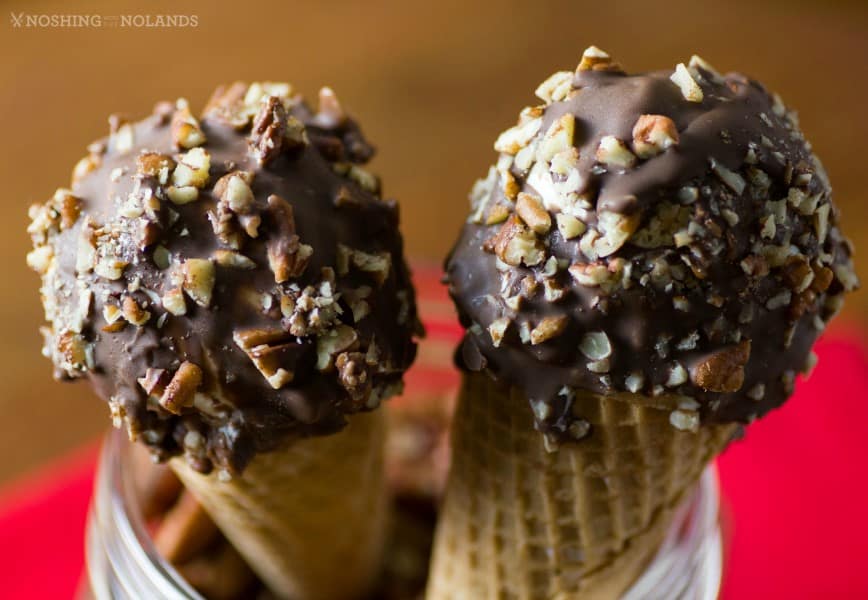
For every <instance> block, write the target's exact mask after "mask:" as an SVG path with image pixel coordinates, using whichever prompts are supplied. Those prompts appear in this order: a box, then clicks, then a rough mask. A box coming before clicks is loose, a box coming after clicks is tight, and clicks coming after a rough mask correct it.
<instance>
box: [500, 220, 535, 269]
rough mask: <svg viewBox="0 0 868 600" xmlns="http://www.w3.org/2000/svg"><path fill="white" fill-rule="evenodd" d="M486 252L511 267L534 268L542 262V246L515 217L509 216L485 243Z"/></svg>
mask: <svg viewBox="0 0 868 600" xmlns="http://www.w3.org/2000/svg"><path fill="white" fill-rule="evenodd" d="M486 250H487V251H488V252H494V254H495V255H496V256H497V257H498V258H499V259H500V260H502V261H503V262H505V263H506V264H508V265H511V266H514V267H516V266H518V265H522V264H523V265H525V266H528V267H533V266H536V265H538V264H540V263H542V262H543V259H544V258H545V254H544V251H543V245H542V243H541V242H540V241H539V239H537V237H536V235H534V233H533V232H532V231H531V230H530V229H528V228H527V227H526V226H525V225H524V222H523V221H522V220H521V219H520V218H519V217H518V216H517V215H511V216H510V217H509V218H508V219H507V220H506V221H505V222H504V223H503V225H501V227H500V229H499V230H498V232H497V234H496V235H495V236H494V237H493V238H491V239H490V240H488V241H487V242H486Z"/></svg>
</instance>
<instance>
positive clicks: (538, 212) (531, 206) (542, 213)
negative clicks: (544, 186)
mask: <svg viewBox="0 0 868 600" xmlns="http://www.w3.org/2000/svg"><path fill="white" fill-rule="evenodd" d="M515 212H517V213H518V216H520V217H521V218H522V220H523V221H524V222H525V223H527V224H528V226H529V227H530V228H531V229H533V230H534V232H535V233H538V234H545V233H548V231H549V229H551V227H552V218H551V216H550V215H549V213H548V211H547V210H546V209H545V208H543V203H542V199H541V198H540V197H539V196H537V195H535V194H527V193H525V192H521V193H519V194H518V200H516V203H515Z"/></svg>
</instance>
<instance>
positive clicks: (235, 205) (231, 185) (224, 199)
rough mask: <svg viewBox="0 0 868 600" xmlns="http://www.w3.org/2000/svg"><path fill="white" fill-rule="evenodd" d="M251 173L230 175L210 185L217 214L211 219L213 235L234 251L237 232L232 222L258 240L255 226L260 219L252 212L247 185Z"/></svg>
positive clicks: (253, 199) (238, 241)
mask: <svg viewBox="0 0 868 600" xmlns="http://www.w3.org/2000/svg"><path fill="white" fill-rule="evenodd" d="M252 183H253V173H251V172H249V171H232V172H231V173H227V174H226V175H224V176H223V177H221V178H220V179H218V180H217V183H216V184H215V185H214V195H215V196H217V197H218V198H219V200H218V202H217V212H216V214H215V215H214V216H213V217H212V218H211V224H212V226H213V228H214V234H215V235H216V236H217V237H218V239H220V241H221V242H223V243H224V244H226V245H227V246H229V247H231V248H235V249H236V250H237V249H238V248H240V247H241V239H240V237H239V235H240V234H239V232H238V231H236V229H235V227H234V226H233V224H232V221H233V219H234V218H237V220H238V223H240V224H241V227H242V228H243V229H244V231H245V233H247V235H249V236H250V237H252V238H256V237H259V225H260V224H261V223H262V217H260V216H259V214H258V211H257V210H256V204H255V200H256V199H255V197H254V196H253V190H252V189H251V187H250V186H251V184H252Z"/></svg>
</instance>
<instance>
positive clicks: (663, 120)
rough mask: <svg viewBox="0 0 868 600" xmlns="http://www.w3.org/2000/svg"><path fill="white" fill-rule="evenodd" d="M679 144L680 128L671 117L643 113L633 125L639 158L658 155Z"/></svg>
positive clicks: (635, 149)
mask: <svg viewBox="0 0 868 600" xmlns="http://www.w3.org/2000/svg"><path fill="white" fill-rule="evenodd" d="M677 144H678V128H677V127H675V123H674V122H673V121H672V119H670V118H669V117H665V116H663V115H642V116H641V117H639V120H638V121H636V124H635V125H634V126H633V150H634V151H635V152H636V156H638V157H639V158H651V157H652V156H657V155H658V154H660V153H661V152H663V151H664V150H666V149H667V148H670V147H672V146H675V145H677Z"/></svg>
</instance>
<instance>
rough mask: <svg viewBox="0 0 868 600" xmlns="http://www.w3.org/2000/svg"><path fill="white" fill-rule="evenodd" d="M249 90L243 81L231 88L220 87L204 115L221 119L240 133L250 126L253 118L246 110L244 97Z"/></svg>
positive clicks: (203, 112)
mask: <svg viewBox="0 0 868 600" xmlns="http://www.w3.org/2000/svg"><path fill="white" fill-rule="evenodd" d="M247 89H248V86H247V84H246V83H243V82H241V81H236V82H235V83H233V84H232V85H230V86H229V87H226V86H223V85H221V86H219V87H218V88H217V89H216V90H214V93H213V94H212V95H211V98H210V99H209V100H208V103H207V104H206V105H205V109H204V110H203V111H202V114H204V115H206V116H208V117H212V118H215V119H220V120H221V121H224V122H226V123H228V124H229V125H231V126H232V127H234V128H235V129H237V130H239V131H240V130H242V129H244V128H245V127H247V126H248V125H249V124H250V117H251V115H250V113H249V112H247V111H245V110H244V95H245V94H246V93H247Z"/></svg>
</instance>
